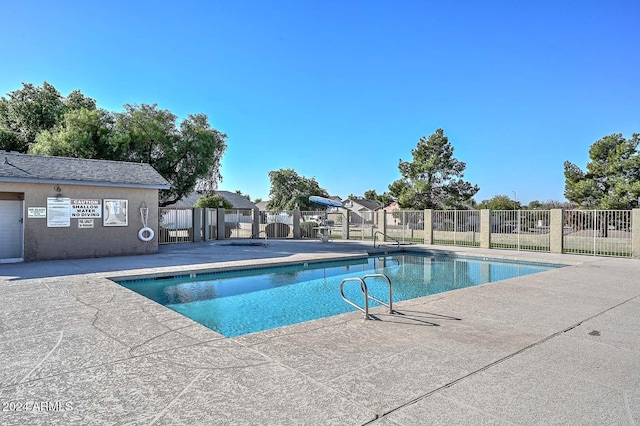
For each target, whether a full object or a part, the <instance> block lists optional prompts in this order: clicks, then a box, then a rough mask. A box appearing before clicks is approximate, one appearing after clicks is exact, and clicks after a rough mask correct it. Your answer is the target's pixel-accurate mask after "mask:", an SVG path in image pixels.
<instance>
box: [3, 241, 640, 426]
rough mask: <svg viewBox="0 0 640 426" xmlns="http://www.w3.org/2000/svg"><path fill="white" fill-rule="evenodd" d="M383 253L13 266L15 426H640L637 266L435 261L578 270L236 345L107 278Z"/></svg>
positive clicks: (579, 261)
mask: <svg viewBox="0 0 640 426" xmlns="http://www.w3.org/2000/svg"><path fill="white" fill-rule="evenodd" d="M371 248H372V246H371V243H367V244H359V243H354V242H342V243H341V242H332V243H328V244H323V243H320V242H316V241H314V242H307V243H303V242H296V241H273V242H271V244H270V246H269V247H267V248H264V247H253V246H228V245H222V244H221V243H217V244H216V243H202V244H186V245H178V246H163V247H161V251H160V253H158V254H156V255H149V256H137V257H126V258H106V259H83V260H73V261H52V262H39V263H23V264H2V265H0V306H2V309H1V311H0V424H2V425H26V424H29V425H33V424H55V425H57V424H59V425H69V424H82V425H86V424H91V425H101V424H130V425H154V424H159V425H164V424H189V425H200V424H237V425H302V424H308V425H331V424H335V425H364V424H373V425H377V426H383V425H384V426H396V425H430V424H434V425H442V424H456V425H479V424H491V425H514V424H517V425H532V424H544V425H549V424H562V425H570V424H576V425H587V424H593V425H603V424H607V425H638V424H640V262H638V261H637V260H627V259H615V258H610V259H609V258H595V257H588V256H568V255H564V256H561V255H551V254H544V253H527V252H512V251H502V250H481V249H471V248H470V249H461V248H452V247H442V246H440V247H436V246H429V247H428V248H429V249H434V248H436V249H439V250H443V251H447V252H457V253H462V254H469V255H475V256H484V257H493V258H496V257H506V258H510V259H525V260H539V261H544V262H553V263H565V264H571V266H568V267H566V268H561V269H555V270H552V271H548V272H543V273H539V274H534V275H529V276H525V277H522V278H516V279H511V280H507V281H501V282H496V283H491V284H485V285H481V286H477V287H472V288H467V289H462V290H456V291H452V292H449V293H444V294H437V295H433V296H428V297H424V298H420V299H414V300H410V301H406V302H401V303H398V304H397V306H396V309H397V310H398V311H399V312H400V315H393V316H391V315H388V314H384V313H383V311H381V310H379V311H377V313H376V315H377V316H378V317H379V318H380V319H381V321H364V320H363V319H362V316H361V314H359V313H350V314H344V315H339V316H336V317H331V318H326V319H320V320H316V321H311V322H307V323H303V324H298V325H293V326H289V327H283V328H279V329H275V330H270V331H264V332H260V333H255V334H250V335H245V336H240V337H236V338H233V339H229V338H226V337H223V336H221V335H219V334H217V333H216V332H214V331H211V330H209V329H207V328H205V327H203V326H201V325H199V324H196V323H194V322H192V321H191V320H189V319H187V318H185V317H182V316H181V315H179V314H177V313H175V312H173V311H171V310H169V309H167V308H165V307H163V306H160V305H158V304H156V303H155V302H152V301H150V300H148V299H145V298H143V297H142V296H139V295H138V294H135V293H133V292H131V291H129V290H126V289H124V288H122V287H120V286H118V285H117V284H115V283H114V282H112V281H110V280H109V279H107V277H113V276H135V275H139V274H145V273H150V272H151V273H161V272H166V271H171V272H175V271H192V270H198V269H210V268H216V267H221V266H233V265H241V264H247V263H250V264H258V263H273V262H297V261H301V260H307V259H317V258H324V257H332V256H344V255H345V254H346V255H348V254H361V253H363V252H365V251H366V250H371Z"/></svg>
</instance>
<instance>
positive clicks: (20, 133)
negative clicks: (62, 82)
mask: <svg viewBox="0 0 640 426" xmlns="http://www.w3.org/2000/svg"><path fill="white" fill-rule="evenodd" d="M7 95H8V98H5V97H4V96H3V97H2V98H0V129H2V131H1V133H2V136H0V137H2V140H0V144H1V145H0V149H5V150H13V151H19V152H27V150H28V149H29V146H30V145H31V144H32V143H34V142H35V139H36V136H37V134H38V133H39V132H41V131H42V130H48V129H52V128H53V126H55V125H56V124H57V123H58V120H59V119H60V118H61V117H62V115H63V114H64V103H63V98H62V95H61V94H60V92H58V91H57V90H56V88H55V87H53V86H52V85H51V84H49V83H47V82H46V81H45V82H44V84H43V85H42V87H36V86H34V85H33V84H25V83H22V89H20V90H16V91H13V92H9V93H8V94H7Z"/></svg>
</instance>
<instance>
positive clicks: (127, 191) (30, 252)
mask: <svg viewBox="0 0 640 426" xmlns="http://www.w3.org/2000/svg"><path fill="white" fill-rule="evenodd" d="M56 186H57V187H59V189H60V192H59V193H58V192H57V191H56V189H57V188H56ZM0 190H1V191H5V192H16V193H24V260H25V261H34V260H50V259H74V258H84V257H103V256H122V255H131V254H148V253H155V252H157V251H158V240H157V234H158V232H157V231H158V190H157V189H140V188H117V187H101V186H83V185H67V184H64V183H61V184H59V185H52V184H21V183H2V185H1V189H0ZM58 194H60V195H61V196H62V197H64V198H70V199H89V200H100V202H101V204H102V210H103V212H102V216H103V217H104V201H103V200H104V199H121V200H128V224H127V226H104V225H103V218H95V219H93V228H79V225H78V224H79V219H77V218H71V224H70V226H69V227H61V228H52V227H48V226H47V219H46V218H29V217H28V215H27V211H28V208H29V207H47V198H49V197H56V195H58ZM143 202H144V203H145V204H146V206H147V207H148V208H149V217H148V220H147V226H148V227H150V228H151V229H153V230H154V232H155V234H156V236H155V237H154V238H153V240H151V241H149V242H143V241H141V240H140V239H138V231H139V230H140V229H141V228H142V227H143V225H142V220H141V218H140V206H141V205H142V203H143Z"/></svg>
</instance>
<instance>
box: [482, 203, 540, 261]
mask: <svg viewBox="0 0 640 426" xmlns="http://www.w3.org/2000/svg"><path fill="white" fill-rule="evenodd" d="M550 220H551V211H550V210H492V211H491V221H490V224H491V248H502V249H512V250H526V251H543V252H544V251H550V250H551V234H550V225H551V224H550Z"/></svg>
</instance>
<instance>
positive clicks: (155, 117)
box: [30, 105, 226, 207]
mask: <svg viewBox="0 0 640 426" xmlns="http://www.w3.org/2000/svg"><path fill="white" fill-rule="evenodd" d="M176 120H177V117H176V116H175V115H174V114H172V113H171V112H170V111H168V110H160V109H158V108H157V106H156V105H140V106H138V105H125V111H124V112H122V113H115V114H114V113H110V112H107V111H104V110H100V109H98V110H89V109H80V110H70V111H67V112H66V113H65V114H64V117H63V119H62V120H61V121H60V123H59V124H58V125H56V126H55V127H54V128H52V129H51V130H45V131H43V132H42V133H41V134H40V135H39V136H38V137H37V138H36V141H37V142H36V143H35V144H33V146H32V149H31V150H30V152H31V153H33V154H44V155H60V156H68V157H78V158H94V159H101V160H115V161H131V162H135V163H140V162H144V163H149V164H151V166H153V167H154V168H155V169H156V170H157V171H158V173H160V174H161V175H162V176H163V177H164V178H165V179H167V181H169V184H170V185H171V188H170V189H168V190H161V191H160V200H159V204H160V206H161V207H164V206H166V205H169V204H173V203H175V202H176V201H178V200H180V199H181V198H182V197H184V196H185V195H186V194H189V193H190V192H192V191H193V189H194V187H196V184H199V185H200V188H196V189H200V190H205V191H211V190H213V189H215V188H216V187H217V182H218V181H219V180H220V179H221V176H220V173H219V170H220V158H221V157H222V154H223V152H224V150H225V149H226V143H225V139H226V135H224V134H222V133H220V132H219V131H217V130H215V129H212V128H211V127H210V126H209V123H208V121H207V117H206V115H204V114H196V115H189V116H188V117H187V118H186V119H185V120H184V121H182V122H181V123H180V126H179V127H178V126H177V125H176Z"/></svg>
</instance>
